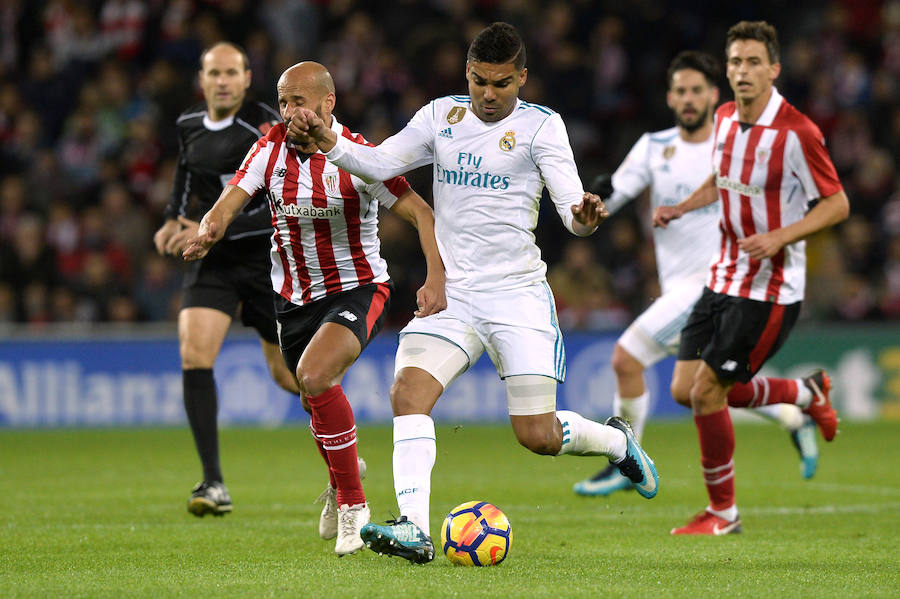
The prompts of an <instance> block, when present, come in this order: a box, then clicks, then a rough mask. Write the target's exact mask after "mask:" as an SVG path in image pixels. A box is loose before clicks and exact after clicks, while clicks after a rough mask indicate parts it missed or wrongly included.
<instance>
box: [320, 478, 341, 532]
mask: <svg viewBox="0 0 900 599" xmlns="http://www.w3.org/2000/svg"><path fill="white" fill-rule="evenodd" d="M315 503H322V504H324V505H323V506H322V513H321V514H319V536H320V537H322V538H323V539H333V538H334V537H336V536H337V532H338V504H337V491H336V490H335V488H334V487H332V486H331V485H330V484H329V485H328V486H327V487H325V490H324V491H322V494H321V495H319V497H318V498H317V499H316V501H315Z"/></svg>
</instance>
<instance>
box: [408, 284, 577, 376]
mask: <svg viewBox="0 0 900 599" xmlns="http://www.w3.org/2000/svg"><path fill="white" fill-rule="evenodd" d="M412 333H420V334H424V335H434V336H436V337H440V338H442V339H446V340H447V341H449V342H451V343H453V344H454V345H456V346H457V347H459V348H460V349H461V350H463V351H464V352H465V354H466V356H468V359H469V364H468V366H467V367H466V368H468V367H469V366H472V364H474V363H475V362H477V361H478V358H480V357H481V354H482V353H484V352H485V351H487V353H488V356H489V357H490V359H491V362H493V363H494V366H495V367H496V368H497V374H499V375H500V378H502V379H505V378H506V377H508V376H517V375H522V374H537V375H541V376H547V377H550V378H553V379H556V380H557V381H559V382H560V383H561V382H563V381H564V380H565V378H566V351H565V348H564V347H563V339H562V333H561V332H560V330H559V322H558V320H557V318H556V305H555V304H554V301H553V293H552V292H551V291H550V286H549V285H547V283H546V282H543V281H542V282H540V283H536V284H534V285H529V286H528V287H520V288H518V289H511V290H509V291H491V292H480V291H459V290H452V291H451V290H450V289H448V290H447V309H446V310H444V311H442V312H438V313H437V314H432V315H431V316H426V317H425V318H414V319H412V320H411V321H410V323H409V324H408V325H406V326H405V327H404V328H403V330H401V331H400V335H408V334H412ZM424 369H425V370H429V369H428V368H427V367H425V368H424ZM464 371H465V370H463V371H461V372H464Z"/></svg>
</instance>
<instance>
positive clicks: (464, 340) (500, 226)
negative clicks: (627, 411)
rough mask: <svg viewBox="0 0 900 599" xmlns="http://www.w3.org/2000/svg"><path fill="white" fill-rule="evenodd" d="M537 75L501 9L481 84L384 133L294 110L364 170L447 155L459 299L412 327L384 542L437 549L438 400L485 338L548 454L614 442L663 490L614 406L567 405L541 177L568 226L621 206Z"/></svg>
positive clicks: (443, 187)
mask: <svg viewBox="0 0 900 599" xmlns="http://www.w3.org/2000/svg"><path fill="white" fill-rule="evenodd" d="M527 75H528V70H527V69H526V68H525V45H524V43H523V42H522V39H521V37H520V36H519V33H518V32H517V31H516V30H515V28H513V27H512V26H511V25H508V24H506V23H494V24H493V25H491V26H489V27H487V28H486V29H484V30H483V31H481V33H479V34H478V36H477V37H476V38H475V40H474V41H473V42H472V44H471V46H470V47H469V52H468V57H467V63H466V79H467V80H468V87H469V95H459V96H448V97H444V98H439V99H436V100H433V101H432V102H430V103H429V104H427V105H426V106H424V107H423V108H421V109H420V110H419V111H418V112H417V113H416V114H415V116H413V118H412V120H411V121H410V122H409V124H408V125H407V126H406V127H405V128H404V129H403V130H401V131H400V132H399V133H397V134H396V135H394V136H393V137H390V138H389V139H387V140H385V142H384V143H382V144H381V145H380V146H377V147H374V148H371V147H366V146H361V145H358V144H353V143H351V142H349V140H347V139H345V138H340V137H339V136H337V135H335V134H334V132H332V131H331V130H330V129H328V128H327V127H326V126H325V125H324V124H323V123H322V122H321V119H319V118H318V117H317V116H316V115H315V114H314V113H312V112H311V111H299V113H298V114H297V115H296V116H295V117H294V119H292V121H291V123H290V124H289V130H290V131H292V132H296V134H297V135H310V136H311V137H312V138H314V139H315V140H316V143H317V144H318V147H319V148H320V149H321V150H322V151H325V152H326V156H327V157H328V159H329V160H332V161H334V162H335V163H336V164H338V165H340V166H341V167H342V168H345V169H347V170H349V171H350V172H353V173H356V174H358V175H360V176H363V177H367V178H373V179H382V178H386V177H390V176H395V175H397V174H400V173H403V172H406V171H408V170H410V169H413V168H416V167H418V166H423V165H426V164H433V165H434V166H433V175H434V197H435V200H434V203H435V233H436V235H437V241H438V246H439V248H440V252H441V256H442V258H443V260H444V264H445V266H446V271H447V309H446V310H445V311H444V312H441V313H439V314H435V315H433V316H429V317H427V318H419V319H415V320H413V321H412V322H410V323H409V324H408V325H407V326H406V327H405V328H404V329H403V330H402V331H401V338H400V346H399V348H398V350H397V359H396V366H395V368H396V370H395V378H394V383H393V385H392V387H391V406H392V408H393V412H394V454H393V465H394V466H393V467H394V490H395V492H396V496H397V503H398V505H399V508H400V514H401V516H400V518H399V520H397V521H393V522H389V523H388V524H387V525H385V526H380V525H375V524H369V525H367V526H366V527H364V528H363V531H362V534H363V538H364V539H365V540H366V542H367V543H368V544H369V545H370V546H371V548H372V549H374V550H376V551H378V552H379V553H388V554H392V555H400V556H402V557H404V558H406V559H409V560H412V561H415V562H428V561H431V560H432V559H433V557H434V547H433V544H432V541H431V538H430V536H429V531H430V526H429V498H430V490H431V470H432V467H433V466H434V461H435V454H436V444H435V433H434V422H433V421H432V419H431V417H430V415H429V414H430V412H431V409H432V407H433V406H434V405H435V403H436V402H437V400H438V398H439V397H440V395H441V394H442V393H443V391H444V389H445V388H446V387H447V386H448V385H449V384H450V383H451V382H453V380H455V379H456V378H457V377H458V376H460V375H461V374H462V373H464V372H465V371H466V370H467V369H468V368H469V366H471V365H472V364H474V363H475V362H476V361H477V360H478V358H479V357H480V356H481V354H482V353H484V352H485V351H487V353H488V356H489V357H490V358H491V361H492V362H493V363H494V366H495V367H496V368H497V372H498V374H499V375H500V377H501V378H502V379H503V380H504V381H505V383H506V393H507V402H508V408H509V414H510V422H511V424H512V427H513V431H514V433H515V435H516V438H517V439H518V441H519V443H521V444H522V445H523V446H525V447H527V448H528V449H530V450H531V451H533V452H535V453H538V454H543V455H563V454H572V455H585V456H598V455H602V456H606V457H608V458H609V460H610V461H611V462H613V463H615V464H616V466H617V467H618V468H619V469H620V470H621V471H622V473H623V474H624V475H625V476H627V477H628V478H629V479H630V480H631V481H632V482H634V483H635V488H636V489H637V490H638V492H639V493H640V494H641V495H643V496H645V497H648V498H650V497H653V496H655V495H656V493H657V489H658V486H657V484H658V479H657V474H656V468H655V466H654V464H653V462H652V461H651V460H650V458H649V457H648V456H647V454H646V453H645V452H644V451H643V449H641V447H640V444H639V443H638V442H637V439H636V438H635V437H634V435H633V434H632V432H631V428H630V427H629V426H628V424H627V423H626V422H625V421H623V420H621V419H620V418H615V417H613V418H610V419H609V420H608V421H607V423H606V424H605V425H604V424H599V423H596V422H592V421H590V420H588V419H586V418H584V417H582V416H580V415H579V414H577V413H575V412H572V411H560V412H557V411H556V385H557V382H562V381H563V379H564V378H565V353H564V349H563V343H562V335H561V333H560V330H559V326H558V324H557V320H556V311H555V307H554V302H553V295H552V293H551V292H550V288H549V286H548V285H547V282H546V278H545V274H546V269H547V267H546V264H544V262H543V261H542V260H541V257H540V250H539V249H538V247H537V246H536V245H535V242H534V234H533V233H532V231H533V229H534V227H535V225H536V224H537V219H538V205H539V202H540V198H541V191H542V189H543V187H544V186H545V185H546V187H547V188H548V191H549V192H550V198H551V200H552V201H553V203H554V205H555V207H556V211H557V213H558V214H559V216H560V218H561V219H562V221H563V223H564V224H565V226H566V228H567V229H569V231H571V232H572V233H574V234H575V235H578V236H587V235H590V234H591V233H593V232H594V231H595V230H596V228H597V226H598V225H599V224H600V223H601V222H602V221H603V220H604V219H605V218H606V217H607V215H608V212H607V211H606V208H605V207H604V206H603V203H602V202H601V200H600V198H599V197H598V196H596V195H594V194H591V193H586V192H584V189H583V187H582V185H581V180H580V179H579V176H578V170H577V168H576V166H575V161H574V159H573V156H572V149H571V147H570V145H569V140H568V136H567V134H566V129H565V125H564V124H563V120H562V118H561V117H560V115H559V114H557V113H555V112H553V111H552V110H550V109H549V108H546V107H544V106H538V105H535V104H530V103H528V102H524V101H522V100H520V99H519V98H518V92H519V88H520V87H521V86H522V85H524V84H525V81H526V78H527Z"/></svg>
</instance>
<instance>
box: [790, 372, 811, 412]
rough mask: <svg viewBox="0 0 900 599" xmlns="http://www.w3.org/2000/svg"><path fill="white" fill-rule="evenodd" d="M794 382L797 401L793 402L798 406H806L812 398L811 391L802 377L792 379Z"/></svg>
mask: <svg viewBox="0 0 900 599" xmlns="http://www.w3.org/2000/svg"><path fill="white" fill-rule="evenodd" d="M794 382H795V383H797V401H796V402H794V403H795V404H796V405H797V406H798V407H800V408H808V407H809V404H811V403H812V399H813V395H812V391H810V389H809V387H807V386H806V385H805V384H804V383H803V379H794Z"/></svg>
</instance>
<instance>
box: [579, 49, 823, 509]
mask: <svg viewBox="0 0 900 599" xmlns="http://www.w3.org/2000/svg"><path fill="white" fill-rule="evenodd" d="M720 76H721V72H720V70H719V67H718V65H717V64H716V61H715V59H713V57H712V56H709V55H708V54H705V53H702V52H695V51H687V52H682V53H681V54H679V55H678V56H676V57H675V59H674V60H673V61H672V63H671V64H670V65H669V69H668V82H669V91H668V93H667V94H666V101H667V103H668V105H669V108H671V109H672V112H673V113H674V115H675V121H676V123H677V124H676V126H675V127H672V128H670V129H665V130H663V131H657V132H655V133H645V134H644V135H642V136H641V138H640V139H639V140H638V142H637V143H636V144H635V145H634V147H633V148H632V149H631V151H630V152H629V153H628V156H627V157H626V158H625V160H624V162H622V164H621V166H619V168H618V169H617V170H616V172H615V173H614V174H613V176H612V193H611V194H610V195H609V200H607V202H606V205H607V208H608V209H609V211H610V213H615V212H616V211H617V210H618V209H619V208H621V207H622V206H624V205H625V204H626V203H627V202H629V201H631V200H632V199H634V198H636V197H638V196H639V195H640V194H641V193H642V192H643V191H644V190H645V189H647V188H648V187H649V188H650V206H651V210H652V209H653V208H655V207H656V206H670V205H674V204H677V203H678V202H680V201H681V200H683V199H684V198H686V197H687V196H688V194H690V192H692V191H693V190H694V189H696V188H697V187H699V186H700V184H701V183H703V180H704V179H706V178H707V177H708V176H709V172H708V170H707V168H706V167H705V165H706V164H707V163H708V161H709V157H710V156H712V150H713V138H712V130H713V121H712V116H713V112H714V111H715V106H716V104H717V103H718V101H719V89H718V87H717V84H716V82H717V80H718V78H719V77H720ZM719 216H720V214H719V206H718V204H714V205H709V206H706V207H704V208H702V209H699V210H695V211H693V212H691V213H689V214H686V215H685V216H684V217H683V218H682V219H681V220H679V221H677V222H673V223H672V224H671V226H669V227H667V228H665V229H662V228H656V229H654V231H653V243H654V249H655V251H656V264H657V268H658V271H659V278H660V288H661V289H662V295H661V296H660V297H659V298H657V299H656V300H655V301H654V302H653V304H651V306H650V307H649V308H647V310H645V311H644V312H643V314H641V315H640V316H638V318H637V319H636V320H635V321H634V322H633V323H632V324H631V326H629V327H628V329H627V330H626V331H625V332H624V333H623V334H622V336H621V337H619V340H618V341H617V342H616V345H615V347H614V349H613V355H612V366H613V371H614V372H615V375H616V394H615V396H614V399H613V414H614V415H616V416H621V417H623V418H624V419H626V420H628V422H629V423H630V424H631V427H632V429H633V430H634V434H635V436H636V437H637V438H638V439H640V438H641V437H642V433H643V430H644V424H645V422H646V420H647V414H648V412H649V410H650V394H649V392H648V391H647V387H646V384H645V382H644V369H646V368H650V367H651V366H653V365H654V364H656V363H657V362H659V361H660V360H662V359H664V358H665V357H666V356H668V355H674V354H675V353H677V351H678V343H679V339H680V337H681V329H682V328H683V327H684V325H685V323H686V322H687V319H688V315H689V314H690V313H691V308H692V307H693V306H694V304H695V303H696V301H697V300H698V299H699V298H700V294H701V292H702V291H703V284H704V282H705V281H706V277H707V275H708V273H709V265H710V262H711V261H712V258H713V255H714V254H717V253H718V251H719V249H720V242H719V236H718V223H719ZM817 376H824V375H819V374H816V375H814V376H812V377H808V378H806V379H800V380H796V381H786V380H784V379H773V378H762V377H757V378H756V379H754V382H753V384H759V385H764V386H767V387H768V389H769V396H768V397H767V398H766V400H767V401H768V403H769V404H771V405H764V406H759V407H757V408H755V411H756V412H757V413H760V414H762V415H765V416H767V417H770V418H772V419H774V420H777V421H778V422H780V423H781V424H782V425H783V426H784V427H785V428H787V429H788V431H790V434H791V439H792V440H793V442H794V444H795V446H796V447H797V449H798V451H799V452H800V458H801V460H800V466H801V472H802V474H803V476H804V477H805V478H811V477H812V476H813V475H814V474H815V471H816V467H817V465H818V460H819V452H818V445H817V443H816V431H815V429H816V425H815V423H814V422H813V421H812V419H811V418H809V417H808V416H804V414H803V413H802V412H801V410H800V408H798V407H797V406H795V405H793V403H776V402H780V401H784V399H783V398H782V397H781V396H785V395H786V396H787V397H788V398H789V400H790V401H793V398H794V397H795V396H796V394H797V392H808V391H809V389H810V388H811V386H812V385H814V384H815V381H816V378H815V377H817ZM740 391H741V390H740V388H738V389H734V390H733V393H734V394H735V395H739V393H740ZM826 392H827V390H826ZM687 405H688V407H689V404H687ZM631 487H632V485H631V481H630V480H628V479H627V478H625V477H624V476H622V475H621V474H620V473H619V472H618V470H616V469H615V468H606V469H604V470H602V471H600V472H598V473H597V474H596V475H594V476H593V477H591V478H589V479H586V480H583V481H580V482H578V483H575V487H574V490H575V492H576V493H578V494H580V495H604V496H605V495H609V494H611V493H614V492H615V491H619V490H625V489H631Z"/></svg>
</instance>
